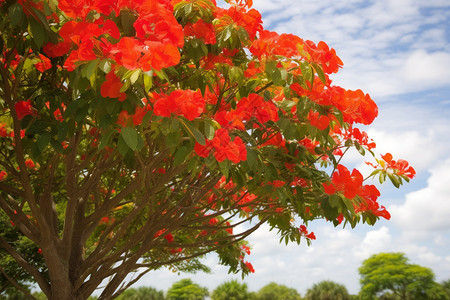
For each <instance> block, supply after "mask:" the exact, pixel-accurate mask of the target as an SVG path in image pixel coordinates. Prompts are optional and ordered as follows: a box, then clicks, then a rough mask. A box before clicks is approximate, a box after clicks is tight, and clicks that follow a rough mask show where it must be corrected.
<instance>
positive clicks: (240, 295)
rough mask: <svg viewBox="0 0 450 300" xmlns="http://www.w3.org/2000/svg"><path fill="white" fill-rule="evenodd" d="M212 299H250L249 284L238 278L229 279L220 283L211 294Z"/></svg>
mask: <svg viewBox="0 0 450 300" xmlns="http://www.w3.org/2000/svg"><path fill="white" fill-rule="evenodd" d="M211 299H212V300H250V299H251V293H249V292H248V291H247V284H245V283H239V282H238V281H237V280H231V281H227V282H225V283H222V284H221V285H219V286H218V287H217V288H216V289H215V290H214V291H213V293H212V295H211Z"/></svg>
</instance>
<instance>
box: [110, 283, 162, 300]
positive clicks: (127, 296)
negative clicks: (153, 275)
mask: <svg viewBox="0 0 450 300" xmlns="http://www.w3.org/2000/svg"><path fill="white" fill-rule="evenodd" d="M164 299H165V298H164V292H163V291H158V290H157V289H155V288H152V287H144V286H143V287H139V288H131V289H127V290H125V292H123V293H122V294H121V295H119V297H117V298H116V300H164Z"/></svg>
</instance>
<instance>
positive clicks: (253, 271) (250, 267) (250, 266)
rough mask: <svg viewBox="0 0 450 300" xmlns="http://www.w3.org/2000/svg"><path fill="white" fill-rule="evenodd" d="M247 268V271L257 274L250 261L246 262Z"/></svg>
mask: <svg viewBox="0 0 450 300" xmlns="http://www.w3.org/2000/svg"><path fill="white" fill-rule="evenodd" d="M245 266H246V267H247V269H248V270H249V271H250V272H252V273H255V269H253V266H252V264H251V263H249V262H248V261H246V262H245Z"/></svg>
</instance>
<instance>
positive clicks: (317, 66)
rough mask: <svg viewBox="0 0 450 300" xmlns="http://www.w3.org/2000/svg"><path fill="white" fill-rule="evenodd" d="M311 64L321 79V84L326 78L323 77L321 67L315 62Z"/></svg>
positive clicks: (324, 82)
mask: <svg viewBox="0 0 450 300" xmlns="http://www.w3.org/2000/svg"><path fill="white" fill-rule="evenodd" d="M312 65H313V67H314V70H316V73H317V75H318V76H319V79H320V81H322V83H323V84H326V82H327V79H326V77H325V73H324V72H323V69H322V67H321V66H320V65H319V64H317V63H313V64H312Z"/></svg>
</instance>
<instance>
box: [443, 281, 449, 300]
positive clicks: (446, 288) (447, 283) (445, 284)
mask: <svg viewBox="0 0 450 300" xmlns="http://www.w3.org/2000/svg"><path fill="white" fill-rule="evenodd" d="M441 286H442V288H443V289H444V291H445V292H446V293H447V295H448V297H449V298H450V279H447V280H445V281H443V282H441Z"/></svg>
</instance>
